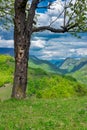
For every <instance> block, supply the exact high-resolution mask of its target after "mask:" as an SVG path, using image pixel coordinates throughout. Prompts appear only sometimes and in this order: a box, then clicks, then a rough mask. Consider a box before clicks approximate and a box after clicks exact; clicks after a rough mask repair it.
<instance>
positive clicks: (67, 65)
mask: <svg viewBox="0 0 87 130" xmlns="http://www.w3.org/2000/svg"><path fill="white" fill-rule="evenodd" d="M84 65H87V58H81V59H74V58H66V59H65V60H64V62H63V63H62V64H61V66H60V67H59V69H61V70H62V72H64V73H71V72H75V71H77V70H80V69H81V68H82V67H83V66H84Z"/></svg>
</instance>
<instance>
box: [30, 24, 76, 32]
mask: <svg viewBox="0 0 87 130" xmlns="http://www.w3.org/2000/svg"><path fill="white" fill-rule="evenodd" d="M77 26H78V23H75V24H73V25H69V26H68V27H63V26H61V29H56V28H53V27H50V26H42V27H36V28H33V29H32V33H34V32H40V31H45V30H48V31H50V32H54V33H65V32H69V30H71V29H73V28H75V27H77Z"/></svg>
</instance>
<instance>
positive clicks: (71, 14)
mask: <svg viewBox="0 0 87 130" xmlns="http://www.w3.org/2000/svg"><path fill="white" fill-rule="evenodd" d="M68 6H69V7H68V8H67V16H68V18H69V20H68V22H67V23H68V24H69V26H73V25H74V24H76V27H74V29H72V30H73V32H72V34H73V35H74V36H77V37H79V36H78V35H77V33H76V32H81V31H87V0H76V1H72V0H71V1H70V2H69V5H68Z"/></svg>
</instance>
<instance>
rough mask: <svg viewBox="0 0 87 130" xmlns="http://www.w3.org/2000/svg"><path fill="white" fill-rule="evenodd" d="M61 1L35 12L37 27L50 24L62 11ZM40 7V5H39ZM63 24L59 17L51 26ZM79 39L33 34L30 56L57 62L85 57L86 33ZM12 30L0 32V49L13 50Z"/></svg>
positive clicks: (66, 34)
mask: <svg viewBox="0 0 87 130" xmlns="http://www.w3.org/2000/svg"><path fill="white" fill-rule="evenodd" d="M60 1H61V0H56V2H54V3H53V5H52V7H51V10H37V13H38V14H39V16H38V22H37V26H42V25H49V23H50V24H52V21H54V20H55V19H56V17H58V15H59V14H60V12H61V11H62V10H63V6H62V5H63V3H62V4H61V2H60ZM39 6H42V5H39ZM62 24H63V16H61V17H60V18H59V19H58V20H57V21H56V22H55V23H53V24H52V25H51V26H53V27H55V28H59V27H60V26H61V25H62ZM79 35H80V36H81V38H80V39H79V38H77V37H75V36H72V35H71V34H69V33H64V34H62V33H61V34H54V33H51V32H48V31H44V32H39V33H35V34H33V35H32V40H31V47H30V55H35V56H36V57H38V58H40V59H44V60H58V59H64V58H67V57H74V58H81V57H87V33H80V34H79ZM13 43H14V41H13V30H12V29H11V30H9V31H6V30H1V31H0V47H5V48H6V47H7V48H13Z"/></svg>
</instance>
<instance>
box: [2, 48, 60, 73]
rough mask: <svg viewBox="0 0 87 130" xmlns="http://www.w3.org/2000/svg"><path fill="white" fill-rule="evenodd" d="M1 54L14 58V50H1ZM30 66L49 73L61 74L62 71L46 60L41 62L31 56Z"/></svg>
mask: <svg viewBox="0 0 87 130" xmlns="http://www.w3.org/2000/svg"><path fill="white" fill-rule="evenodd" d="M0 54H4V55H10V56H14V49H13V48H0ZM29 66H30V67H32V68H42V69H43V70H45V71H47V72H52V73H61V72H60V70H59V69H58V68H57V66H55V65H54V64H52V63H50V62H49V61H46V60H40V59H39V58H37V57H35V56H33V55H30V56H29Z"/></svg>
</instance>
